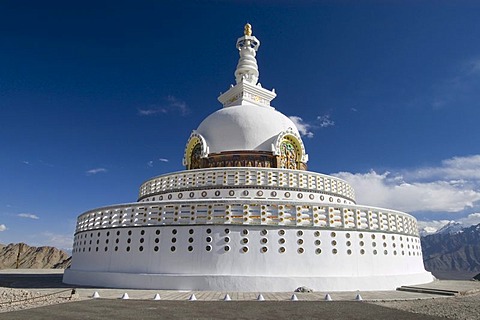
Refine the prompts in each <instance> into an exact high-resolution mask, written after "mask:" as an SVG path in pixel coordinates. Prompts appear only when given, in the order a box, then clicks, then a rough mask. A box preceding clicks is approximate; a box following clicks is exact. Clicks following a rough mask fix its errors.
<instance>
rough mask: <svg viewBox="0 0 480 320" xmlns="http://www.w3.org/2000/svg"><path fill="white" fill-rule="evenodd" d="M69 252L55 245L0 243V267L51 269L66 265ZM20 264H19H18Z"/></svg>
mask: <svg viewBox="0 0 480 320" xmlns="http://www.w3.org/2000/svg"><path fill="white" fill-rule="evenodd" d="M68 259H69V257H68V254H67V253H66V252H65V251H63V250H59V249H57V248H54V247H30V246H29V245H27V244H25V243H10V244H8V245H3V244H0V269H16V268H20V269H27V268H32V269H49V268H55V267H57V268H58V266H60V267H64V268H65V267H66V266H68V265H69V263H67V262H66V261H67V260H68ZM17 264H18V266H17Z"/></svg>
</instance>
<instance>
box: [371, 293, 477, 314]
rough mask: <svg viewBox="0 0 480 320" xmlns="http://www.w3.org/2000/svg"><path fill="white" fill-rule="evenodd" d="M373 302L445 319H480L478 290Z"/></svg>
mask: <svg viewBox="0 0 480 320" xmlns="http://www.w3.org/2000/svg"><path fill="white" fill-rule="evenodd" d="M374 304H377V305H380V306H383V307H387V308H393V309H398V310H403V311H408V312H413V313H420V314H427V315H432V316H437V317H444V318H447V319H462V320H478V319H480V292H479V293H475V294H471V295H466V296H456V297H448V298H436V299H422V300H409V301H381V302H374Z"/></svg>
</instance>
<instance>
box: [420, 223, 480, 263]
mask: <svg viewBox="0 0 480 320" xmlns="http://www.w3.org/2000/svg"><path fill="white" fill-rule="evenodd" d="M422 249H423V260H424V263H425V268H426V269H427V270H429V271H460V272H464V271H468V272H480V224H478V225H476V226H471V227H468V228H464V229H461V230H458V231H456V232H440V233H435V234H432V235H428V236H425V237H423V238H422Z"/></svg>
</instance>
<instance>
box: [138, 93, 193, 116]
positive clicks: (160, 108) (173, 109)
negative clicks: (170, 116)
mask: <svg viewBox="0 0 480 320" xmlns="http://www.w3.org/2000/svg"><path fill="white" fill-rule="evenodd" d="M165 100H166V102H165V103H163V104H161V105H159V104H153V105H150V106H148V108H145V109H138V114H139V115H141V116H153V115H158V114H167V113H180V115H182V116H186V115H188V114H189V113H190V109H189V108H188V106H187V104H186V102H185V101H182V100H180V99H177V98H176V97H174V96H167V98H166V99H165Z"/></svg>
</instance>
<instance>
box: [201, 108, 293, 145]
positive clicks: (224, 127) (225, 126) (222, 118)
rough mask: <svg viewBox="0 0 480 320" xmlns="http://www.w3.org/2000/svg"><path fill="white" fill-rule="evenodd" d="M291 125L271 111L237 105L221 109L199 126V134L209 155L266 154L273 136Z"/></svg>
mask: <svg viewBox="0 0 480 320" xmlns="http://www.w3.org/2000/svg"><path fill="white" fill-rule="evenodd" d="M289 129H290V130H291V131H293V132H295V133H296V134H297V135H299V133H298V130H297V127H296V126H295V124H294V123H293V122H292V120H290V119H289V118H288V117H287V116H285V115H284V114H282V113H280V112H278V111H277V110H275V109H274V108H272V107H259V106H255V105H250V104H246V105H239V106H232V107H228V108H222V109H220V110H218V111H216V112H214V113H212V114H211V115H209V116H208V117H207V118H206V119H205V120H203V121H202V123H200V125H199V127H198V129H197V132H198V133H199V134H201V135H202V136H203V137H204V139H205V141H206V143H207V145H208V147H209V152H210V153H220V152H224V151H270V152H272V151H273V150H272V144H273V143H274V142H275V139H276V138H277V136H278V135H279V134H280V133H281V132H284V131H287V130H289Z"/></svg>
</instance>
